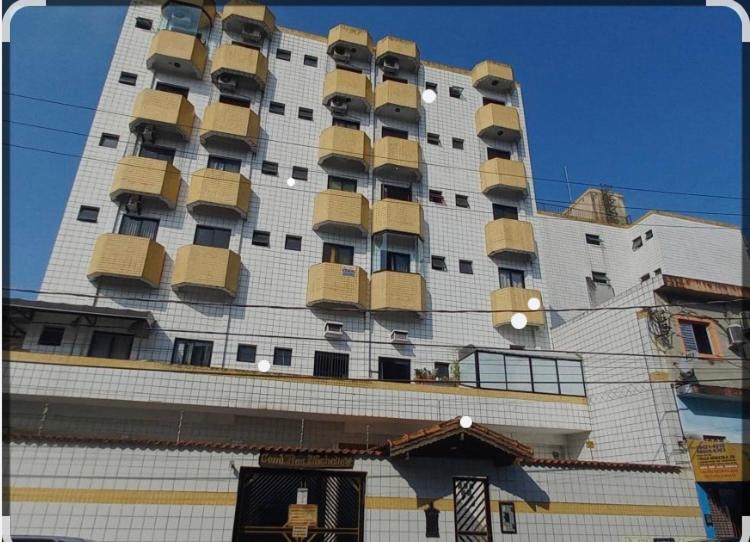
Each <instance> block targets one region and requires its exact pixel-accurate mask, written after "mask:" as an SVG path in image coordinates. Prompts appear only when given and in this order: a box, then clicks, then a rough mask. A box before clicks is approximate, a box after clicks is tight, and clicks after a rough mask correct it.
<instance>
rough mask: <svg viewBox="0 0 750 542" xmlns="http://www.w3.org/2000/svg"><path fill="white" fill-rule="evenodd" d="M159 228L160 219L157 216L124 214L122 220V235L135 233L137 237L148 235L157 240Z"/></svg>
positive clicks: (120, 230)
mask: <svg viewBox="0 0 750 542" xmlns="http://www.w3.org/2000/svg"><path fill="white" fill-rule="evenodd" d="M158 230H159V221H158V220H157V219H155V218H144V217H142V216H131V215H124V216H123V217H122V220H121V221H120V229H119V230H118V233H119V234H120V235H133V236H135V237H148V238H149V239H152V240H156V233H157V231H158Z"/></svg>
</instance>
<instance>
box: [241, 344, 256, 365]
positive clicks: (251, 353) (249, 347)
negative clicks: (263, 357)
mask: <svg viewBox="0 0 750 542" xmlns="http://www.w3.org/2000/svg"><path fill="white" fill-rule="evenodd" d="M255 351H256V347H255V345H254V344H238V345H237V361H241V362H242V363H255Z"/></svg>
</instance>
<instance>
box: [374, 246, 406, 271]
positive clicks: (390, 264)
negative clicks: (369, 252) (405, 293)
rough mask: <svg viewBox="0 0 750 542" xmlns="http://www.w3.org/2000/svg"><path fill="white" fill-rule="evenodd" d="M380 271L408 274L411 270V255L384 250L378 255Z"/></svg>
mask: <svg viewBox="0 0 750 542" xmlns="http://www.w3.org/2000/svg"><path fill="white" fill-rule="evenodd" d="M380 257H381V259H384V260H385V261H383V262H381V266H380V267H381V269H382V270H384V271H397V272H399V273H409V272H410V270H411V255H410V254H405V253H403V252H395V251H393V250H385V251H382V252H381V253H380Z"/></svg>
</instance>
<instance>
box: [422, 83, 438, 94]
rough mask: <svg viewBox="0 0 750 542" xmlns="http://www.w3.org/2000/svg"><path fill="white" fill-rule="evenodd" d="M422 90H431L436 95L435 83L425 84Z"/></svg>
mask: <svg viewBox="0 0 750 542" xmlns="http://www.w3.org/2000/svg"><path fill="white" fill-rule="evenodd" d="M424 88H426V89H427V90H432V91H434V92H435V94H437V83H430V82H425V84H424Z"/></svg>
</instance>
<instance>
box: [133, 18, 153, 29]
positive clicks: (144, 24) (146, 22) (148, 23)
mask: <svg viewBox="0 0 750 542" xmlns="http://www.w3.org/2000/svg"><path fill="white" fill-rule="evenodd" d="M153 25H154V21H152V20H151V19H146V18H145V17H136V18H135V27H136V28H140V29H141V30H151V27H152V26H153Z"/></svg>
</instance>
